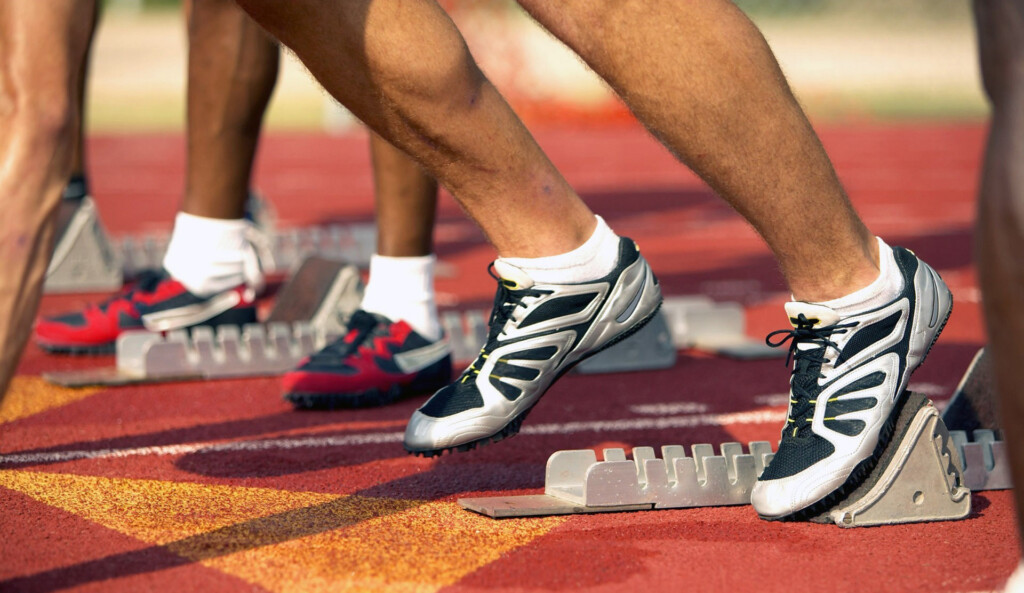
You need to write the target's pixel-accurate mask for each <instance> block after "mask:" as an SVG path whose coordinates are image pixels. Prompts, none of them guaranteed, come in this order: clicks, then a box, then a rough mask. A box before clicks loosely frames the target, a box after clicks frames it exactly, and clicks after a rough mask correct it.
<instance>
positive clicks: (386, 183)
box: [370, 134, 437, 257]
mask: <svg viewBox="0 0 1024 593" xmlns="http://www.w3.org/2000/svg"><path fill="white" fill-rule="evenodd" d="M370 154H371V156H372V157H373V181H374V187H375V189H376V198H377V200H376V203H377V254H378V255H384V256H388V257H418V256H423V255H430V254H431V253H433V249H434V246H433V236H434V217H435V215H436V210H437V182H436V181H434V178H433V177H431V176H430V175H428V174H427V173H426V172H424V171H423V169H422V168H421V167H420V165H419V164H418V163H416V161H414V160H412V159H411V158H409V156H408V155H407V154H405V153H404V152H402V151H401V150H398V149H397V148H395V147H394V146H392V145H391V144H389V143H388V142H387V141H386V140H384V139H382V138H381V137H380V136H377V135H376V134H373V135H372V136H371V137H370Z"/></svg>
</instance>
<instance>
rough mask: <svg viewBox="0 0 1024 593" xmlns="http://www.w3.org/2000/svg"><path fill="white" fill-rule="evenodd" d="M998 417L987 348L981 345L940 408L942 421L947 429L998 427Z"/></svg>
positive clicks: (970, 429) (965, 429)
mask: <svg viewBox="0 0 1024 593" xmlns="http://www.w3.org/2000/svg"><path fill="white" fill-rule="evenodd" d="M998 418H999V410H998V405H997V402H996V388H995V378H994V377H993V376H992V362H991V359H990V357H989V356H988V352H987V350H986V349H985V348H982V349H980V350H978V353H977V354H975V355H974V358H973V359H972V360H971V364H970V366H968V367H967V372H965V373H964V376H963V378H961V379H960V384H959V385H957V387H956V391H954V392H953V397H952V398H951V399H950V400H949V403H948V404H947V405H946V409H945V410H943V411H942V421H943V422H945V423H946V426H947V427H948V428H949V429H950V430H963V431H972V430H977V429H988V430H996V429H998V428H999V423H998Z"/></svg>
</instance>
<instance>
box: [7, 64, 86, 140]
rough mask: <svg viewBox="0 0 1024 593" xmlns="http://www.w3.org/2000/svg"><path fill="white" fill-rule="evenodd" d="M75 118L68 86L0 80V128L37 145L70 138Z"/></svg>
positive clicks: (75, 113) (75, 112) (75, 114)
mask: <svg viewBox="0 0 1024 593" xmlns="http://www.w3.org/2000/svg"><path fill="white" fill-rule="evenodd" d="M76 119H77V111H76V109H75V105H74V102H73V99H72V92H71V88H70V87H69V88H66V89H55V90H49V89H41V88H29V87H28V85H24V84H18V83H17V82H16V81H10V80H5V81H3V83H2V84H0V122H2V123H0V129H4V130H10V133H11V134H12V135H18V136H20V137H21V138H23V139H24V140H22V141H27V142H32V143H33V144H34V145H38V146H40V147H43V146H45V147H50V146H58V145H60V144H61V143H62V142H68V141H70V136H71V133H72V131H73V130H74V126H75V123H76Z"/></svg>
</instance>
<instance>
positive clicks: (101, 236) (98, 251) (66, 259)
mask: <svg viewBox="0 0 1024 593" xmlns="http://www.w3.org/2000/svg"><path fill="white" fill-rule="evenodd" d="M62 222H63V221H62ZM60 226H61V227H62V230H61V231H60V236H59V237H58V238H57V241H56V244H55V247H54V250H53V255H52V256H51V257H50V265H49V267H47V268H46V279H45V280H44V283H43V291H44V292H46V293H68V292H110V291H114V290H118V289H119V288H121V284H122V282H123V277H122V273H121V267H122V260H121V258H120V256H119V254H118V252H117V251H116V250H115V249H114V248H113V246H112V245H111V244H110V239H109V238H108V237H107V232H106V231H105V230H104V228H103V224H102V223H101V222H100V217H99V212H98V210H97V209H96V203H95V202H93V200H92V198H89V197H85V198H82V199H81V200H80V203H79V205H78V207H77V208H76V209H75V210H74V213H73V214H71V217H70V218H69V219H68V220H67V221H66V222H65V223H63V224H61V225H60Z"/></svg>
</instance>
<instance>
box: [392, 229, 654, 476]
mask: <svg viewBox="0 0 1024 593" xmlns="http://www.w3.org/2000/svg"><path fill="white" fill-rule="evenodd" d="M493 269H494V271H495V272H497V274H496V275H495V274H494V273H493V272H492V276H494V277H495V279H496V280H497V281H498V291H497V294H496V295H495V297H494V309H493V311H492V313H491V319H490V331H489V333H488V336H487V342H486V343H485V344H484V347H483V349H482V350H481V351H480V354H479V356H477V358H476V360H475V361H473V364H471V365H470V366H469V368H467V369H466V370H465V371H464V372H463V373H462V375H460V376H459V377H458V379H457V380H456V381H455V382H454V383H452V384H451V385H448V386H447V387H444V388H443V389H441V390H440V391H438V392H437V393H435V394H434V395H433V397H431V398H430V399H429V400H428V401H427V403H425V404H424V405H423V406H422V407H420V409H418V410H417V411H416V412H414V413H413V415H412V418H411V419H410V420H409V425H408V427H407V428H406V431H405V448H406V450H407V451H409V452H410V453H414V454H417V455H426V456H433V455H438V454H440V453H442V452H444V451H445V450H451V449H458V450H461V451H464V450H469V449H472V448H473V447H475V446H476V445H478V444H484V443H487V442H491V441H499V440H501V439H503V438H506V437H509V436H512V435H514V434H516V433H517V432H519V426H520V424H522V421H523V419H524V418H525V417H526V414H527V413H528V412H529V411H530V409H531V408H532V407H533V406H534V405H536V403H537V401H538V400H539V399H540V397H541V396H542V395H544V392H545V391H547V389H548V387H550V386H551V384H552V383H554V381H555V380H556V379H558V377H559V376H561V375H562V374H563V373H565V372H566V371H568V370H569V369H570V368H572V366H573V365H575V364H576V363H578V362H580V361H581V360H583V359H584V358H587V357H588V356H591V355H593V354H596V353H597V352H599V351H600V350H602V349H604V348H607V347H608V346H611V345H612V344H614V343H616V342H618V341H619V340H622V339H623V338H626V337H628V336H629V335H630V334H632V333H633V332H635V331H637V330H639V329H640V328H641V327H643V326H644V324H646V323H647V322H648V321H649V320H650V319H651V317H653V316H654V314H655V313H657V310H658V307H660V306H661V289H660V287H659V286H658V281H657V279H656V278H655V277H654V274H653V273H652V272H651V269H650V266H648V265H647V262H646V261H645V260H644V258H643V257H641V255H640V252H639V250H638V249H637V247H636V244H635V243H634V242H633V241H632V240H630V239H626V238H622V239H621V240H620V242H619V257H618V264H617V265H616V266H615V269H614V270H612V272H611V273H610V274H608V275H607V276H605V277H604V278H600V279H598V280H595V281H593V282H582V283H578V284H539V283H534V282H533V280H532V279H531V278H530V277H529V276H528V275H527V274H526V273H525V272H524V271H523V270H520V269H519V268H516V267H514V266H511V265H509V264H507V263H505V262H503V261H500V260H498V261H496V262H494V264H493Z"/></svg>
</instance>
